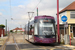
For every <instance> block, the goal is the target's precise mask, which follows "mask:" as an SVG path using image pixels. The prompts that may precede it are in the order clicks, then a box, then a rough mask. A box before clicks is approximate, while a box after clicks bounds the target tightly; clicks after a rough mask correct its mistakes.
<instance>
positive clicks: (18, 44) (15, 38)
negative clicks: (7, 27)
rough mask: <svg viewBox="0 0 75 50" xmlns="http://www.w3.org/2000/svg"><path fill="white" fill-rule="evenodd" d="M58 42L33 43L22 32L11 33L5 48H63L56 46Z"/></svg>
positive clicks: (13, 49)
mask: <svg viewBox="0 0 75 50" xmlns="http://www.w3.org/2000/svg"><path fill="white" fill-rule="evenodd" d="M57 45H58V44H32V43H29V42H28V41H26V40H25V39H24V35H22V34H10V35H9V36H8V39H7V40H6V42H5V46H4V45H3V46H4V47H3V50H63V49H60V48H56V47H55V46H57Z"/></svg>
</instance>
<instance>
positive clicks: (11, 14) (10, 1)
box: [9, 0, 12, 18]
mask: <svg viewBox="0 0 75 50" xmlns="http://www.w3.org/2000/svg"><path fill="white" fill-rule="evenodd" d="M9 3H10V18H12V11H11V0H9Z"/></svg>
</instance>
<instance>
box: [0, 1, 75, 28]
mask: <svg viewBox="0 0 75 50" xmlns="http://www.w3.org/2000/svg"><path fill="white" fill-rule="evenodd" d="M73 1H75V0H59V10H62V9H63V8H65V7H66V6H68V5H69V4H71V3H72V2H73ZM10 5H11V9H10ZM37 7H38V12H39V15H50V16H53V17H55V19H56V17H57V16H56V13H57V0H0V24H4V25H5V19H7V25H8V27H9V29H14V28H16V27H20V25H21V27H22V28H24V25H25V23H26V22H27V21H28V13H27V12H32V11H33V12H34V14H33V17H35V16H36V15H37V13H36V9H37ZM10 10H11V11H10ZM10 12H11V13H10ZM31 15H32V14H30V16H31ZM11 18H13V20H11Z"/></svg>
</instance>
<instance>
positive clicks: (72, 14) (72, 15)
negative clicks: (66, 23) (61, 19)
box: [70, 11, 75, 19]
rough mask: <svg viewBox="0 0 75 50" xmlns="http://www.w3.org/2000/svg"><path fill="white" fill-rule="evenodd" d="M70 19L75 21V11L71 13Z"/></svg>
mask: <svg viewBox="0 0 75 50" xmlns="http://www.w3.org/2000/svg"><path fill="white" fill-rule="evenodd" d="M70 18H71V19H74V18H75V11H71V12H70Z"/></svg>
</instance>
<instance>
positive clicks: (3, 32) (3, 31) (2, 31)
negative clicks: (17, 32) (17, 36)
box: [0, 28, 5, 37]
mask: <svg viewBox="0 0 75 50" xmlns="http://www.w3.org/2000/svg"><path fill="white" fill-rule="evenodd" d="M1 34H3V36H4V34H5V30H4V29H3V28H0V37H1Z"/></svg>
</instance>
